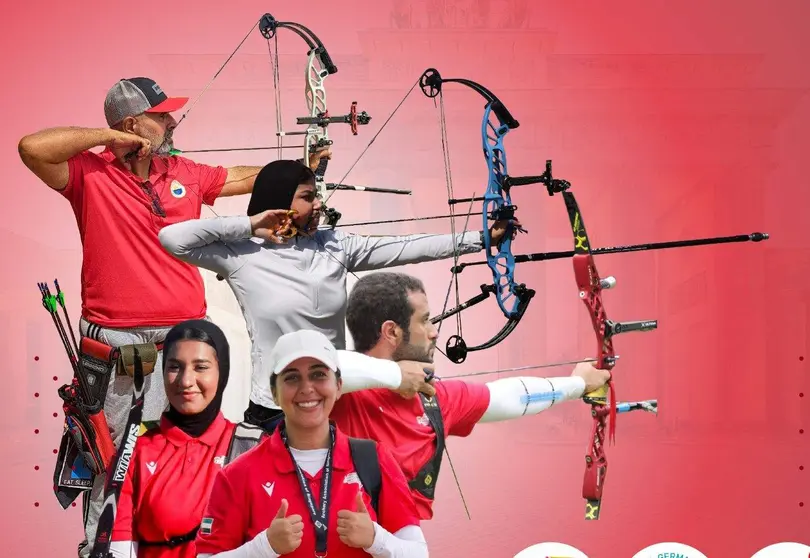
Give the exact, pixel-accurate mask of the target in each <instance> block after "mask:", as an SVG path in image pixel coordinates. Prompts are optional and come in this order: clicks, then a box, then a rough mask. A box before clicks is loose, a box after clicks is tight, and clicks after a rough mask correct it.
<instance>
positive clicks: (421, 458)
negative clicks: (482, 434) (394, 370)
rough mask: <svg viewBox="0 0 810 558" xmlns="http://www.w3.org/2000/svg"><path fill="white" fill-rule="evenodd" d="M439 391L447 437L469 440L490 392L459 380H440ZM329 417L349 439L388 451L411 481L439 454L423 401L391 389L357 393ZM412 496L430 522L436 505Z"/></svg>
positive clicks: (415, 494)
mask: <svg viewBox="0 0 810 558" xmlns="http://www.w3.org/2000/svg"><path fill="white" fill-rule="evenodd" d="M435 388H436V397H437V398H438V401H439V408H440V409H441V411H442V418H443V420H444V433H445V437H446V436H461V437H465V436H469V435H470V434H471V433H472V431H473V428H474V427H475V425H476V423H477V422H478V421H479V420H481V417H482V416H484V413H485V412H486V411H487V407H488V406H489V388H488V387H487V386H486V384H473V383H467V382H464V381H461V380H449V381H446V382H441V381H439V382H436V383H435ZM329 417H330V418H331V419H332V420H334V421H335V424H337V425H338V428H340V429H341V430H343V432H345V433H346V435H347V436H352V437H354V438H368V439H371V440H376V441H377V442H379V443H380V444H383V445H384V446H385V447H386V448H388V449H390V450H391V452H392V453H393V455H394V459H396V460H397V463H399V466H400V467H401V468H402V472H403V473H404V474H405V478H406V479H408V481H411V480H413V479H415V478H416V475H417V473H418V472H419V470H420V469H421V468H422V467H423V466H424V465H425V464H426V463H427V462H428V461H430V459H431V458H432V457H433V453H434V451H435V450H436V433H435V432H434V431H433V428H432V427H431V426H430V423H429V422H428V419H427V415H425V409H424V407H423V406H422V400H421V399H420V398H419V397H413V398H411V399H404V398H403V397H402V396H400V395H399V394H398V393H396V392H394V391H391V390H389V389H366V390H362V391H354V392H351V393H345V394H343V395H342V396H341V397H340V399H338V400H337V402H336V403H335V407H334V408H333V409H332V413H331V414H330V415H329ZM444 470H445V469H442V471H444ZM445 474H448V473H445ZM411 495H412V496H413V499H414V501H415V503H416V507H417V509H418V510H419V517H421V518H422V519H431V518H432V517H433V502H432V501H431V500H428V499H427V498H425V497H424V496H422V495H421V494H420V493H419V492H417V491H416V490H413V491H412V492H411Z"/></svg>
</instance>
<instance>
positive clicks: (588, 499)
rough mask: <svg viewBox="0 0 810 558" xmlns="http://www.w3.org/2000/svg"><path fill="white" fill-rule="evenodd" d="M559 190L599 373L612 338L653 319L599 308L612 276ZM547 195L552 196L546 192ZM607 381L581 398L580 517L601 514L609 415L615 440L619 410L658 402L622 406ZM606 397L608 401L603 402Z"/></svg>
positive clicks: (648, 327)
mask: <svg viewBox="0 0 810 558" xmlns="http://www.w3.org/2000/svg"><path fill="white" fill-rule="evenodd" d="M547 173H548V175H549V180H551V165H550V162H548V163H547ZM563 186H564V187H563V188H562V196H563V201H564V202H565V207H566V211H567V212H568V220H569V223H570V225H571V231H572V233H573V237H574V255H573V258H572V260H573V267H574V278H575V280H576V285H577V289H578V290H579V297H580V299H581V300H582V302H583V303H584V304H585V307H586V308H587V310H588V315H589V317H590V319H591V324H592V326H593V331H594V334H595V336H596V343H597V346H596V350H597V356H596V363H595V365H594V366H595V367H596V368H599V369H602V370H612V369H613V367H614V366H615V364H616V354H615V352H614V348H613V336H614V335H617V334H619V333H625V332H629V331H652V330H655V329H656V328H657V327H658V321H657V320H646V321H637V322H628V323H619V322H613V321H612V320H610V319H608V317H607V312H606V311H605V306H604V304H603V302H602V291H603V290H605V289H611V288H613V287H615V286H616V279H615V278H613V277H606V278H602V277H600V276H599V272H598V271H597V269H596V263H595V262H594V260H593V255H592V253H591V242H590V238H589V237H588V233H587V231H586V229H585V224H584V222H583V220H582V213H581V212H580V210H579V205H578V204H577V201H576V198H575V197H574V194H573V193H572V192H570V191H568V188H569V187H570V184H568V183H564V185H563ZM549 193H550V194H553V193H555V192H552V191H551V190H550V191H549ZM614 385H615V384H614V382H613V379H612V378H611V380H610V381H609V382H608V383H607V384H606V385H605V386H602V387H601V388H599V389H597V390H594V391H592V392H589V393H586V394H585V395H584V396H583V400H584V401H585V402H586V403H587V404H589V405H591V416H592V417H593V426H592V429H591V441H590V445H589V449H588V453H587V454H586V456H585V475H584V478H583V483H582V497H583V498H584V499H585V519H587V520H598V519H599V512H600V510H601V500H602V491H603V488H604V483H605V479H606V478H607V468H608V462H607V456H606V455H605V449H604V446H605V427H606V424H607V419H608V417H610V429H609V437H610V438H611V439H612V438H613V437H614V436H615V428H616V414H617V412H618V409H619V407H621V409H622V412H629V411H633V410H647V411H652V412H657V409H658V402H657V401H651V402H643V403H630V404H628V403H623V404H620V403H618V402H617V400H616V393H615V389H614ZM608 396H610V400H608Z"/></svg>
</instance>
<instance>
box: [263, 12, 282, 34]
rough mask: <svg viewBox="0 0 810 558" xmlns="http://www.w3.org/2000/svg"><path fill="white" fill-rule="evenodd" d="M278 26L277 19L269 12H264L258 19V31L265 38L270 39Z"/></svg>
mask: <svg viewBox="0 0 810 558" xmlns="http://www.w3.org/2000/svg"><path fill="white" fill-rule="evenodd" d="M277 28H278V21H276V18H274V17H273V16H271V15H270V14H264V15H263V16H262V19H261V21H259V31H260V32H261V34H262V37H264V38H265V39H272V38H273V36H275V34H276V29H277Z"/></svg>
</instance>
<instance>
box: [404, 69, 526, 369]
mask: <svg viewBox="0 0 810 558" xmlns="http://www.w3.org/2000/svg"><path fill="white" fill-rule="evenodd" d="M418 83H419V87H420V88H421V90H422V93H423V94H424V95H425V96H426V97H429V98H434V97H437V96H439V94H440V93H441V91H442V86H443V85H444V84H445V83H458V84H461V85H464V86H466V87H469V88H470V89H472V90H473V91H475V92H476V93H478V94H479V95H481V96H482V97H483V98H484V99H485V100H486V104H485V106H484V115H483V118H482V120H481V145H482V147H483V153H484V158H485V160H486V164H487V188H486V192H485V193H484V196H483V197H481V198H477V197H473V198H468V199H466V200H459V199H454V198H453V196H452V195H450V196H448V204H450V206H451V207H453V204H455V203H458V202H462V201H469V202H470V203H471V204H472V202H473V201H477V200H481V201H483V206H482V209H481V219H482V226H483V229H482V230H483V231H484V232H483V244H484V249H485V251H486V255H487V265H488V266H489V268H490V270H491V271H492V278H493V282H492V284H491V285H481V294H479V295H476V296H474V297H473V298H471V299H469V300H468V301H466V302H463V303H461V302H457V304H456V306H455V308H452V309H450V310H447V311H443V312H442V313H441V314H440V315H439V316H436V317H434V318H432V319H431V323H434V324H435V323H440V322H441V321H442V320H444V319H446V318H449V317H450V316H454V315H457V314H459V313H460V312H461V311H462V310H464V309H466V308H469V307H471V306H473V305H475V304H478V303H479V302H482V301H484V300H486V299H487V298H489V296H490V295H491V294H493V293H494V294H495V298H496V300H497V303H498V307H499V308H500V309H501V312H502V313H503V315H504V317H505V318H506V319H507V323H506V324H505V325H504V326H503V328H501V330H500V331H499V332H498V333H496V334H495V335H494V336H493V337H492V338H491V339H489V341H486V342H484V343H481V344H479V345H476V346H472V347H468V346H467V344H466V342H465V341H464V339H463V338H462V336H461V325H460V322H459V334H458V335H453V336H451V337H449V338H448V340H447V344H446V355H445V356H447V358H448V359H449V360H450V361H451V362H454V363H456V364H460V363H462V362H464V361H465V359H466V358H467V353H469V352H472V351H480V350H484V349H488V348H491V347H494V346H495V345H497V344H498V343H500V342H502V341H503V340H504V339H506V337H507V336H508V335H509V334H510V333H511V332H512V331H514V329H515V327H517V324H518V322H519V321H520V320H521V318H522V317H523V314H524V313H525V312H526V309H527V307H528V305H529V302H530V301H531V299H532V297H533V296H534V294H535V291H533V290H531V289H529V288H527V287H526V285H523V284H518V283H517V282H515V278H514V273H515V261H514V257H513V255H512V233H513V231H514V230H515V227H514V224H513V223H512V219H514V217H515V210H516V209H517V208H516V207H515V206H514V205H513V204H512V199H511V196H510V194H509V188H510V186H511V184H510V183H509V182H508V176H509V174H508V171H507V162H506V149H505V147H504V137H505V136H506V134H507V133H509V131H510V130H512V129H514V128H517V127H518V126H519V125H520V124H519V123H518V121H517V120H515V119H514V117H513V116H512V114H511V113H510V112H509V110H507V108H506V107H505V106H504V105H503V103H501V101H500V100H499V99H498V98H497V97H496V96H495V95H494V94H493V93H492V92H491V91H489V90H488V89H487V88H485V87H484V86H482V85H480V84H478V83H476V82H474V81H470V80H467V79H457V78H452V79H444V78H442V77H441V75H440V74H439V72H438V71H437V70H436V69H435V68H429V69H427V70H426V71H425V72H424V73H423V74H422V76H421V77H420V78H419V82H418ZM534 182H539V181H532V182H531V183H534ZM490 221H509V225H508V226H507V230H506V231H504V235H503V237H502V239H501V241H500V243H499V244H498V245H493V242H492V236H491V231H490ZM518 230H520V231H522V229H518ZM523 232H525V231H523ZM451 286H452V283H451ZM449 293H450V290H449V288H448V295H449Z"/></svg>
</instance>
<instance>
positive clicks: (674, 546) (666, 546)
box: [633, 542, 706, 558]
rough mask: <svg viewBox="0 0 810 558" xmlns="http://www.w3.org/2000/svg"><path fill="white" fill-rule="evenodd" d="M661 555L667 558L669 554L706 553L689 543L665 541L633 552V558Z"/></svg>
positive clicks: (692, 557) (695, 557)
mask: <svg viewBox="0 0 810 558" xmlns="http://www.w3.org/2000/svg"><path fill="white" fill-rule="evenodd" d="M663 556H666V557H667V558H669V557H670V556H672V557H673V558H674V557H676V556H677V557H678V558H706V555H705V554H703V553H702V552H701V551H699V550H697V549H695V548H692V547H691V546H689V545H686V544H681V543H676V542H665V543H658V544H654V545H652V546H648V547H647V548H645V549H643V550H642V551H640V552H637V553H636V554H634V555H633V558H661V557H663Z"/></svg>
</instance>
